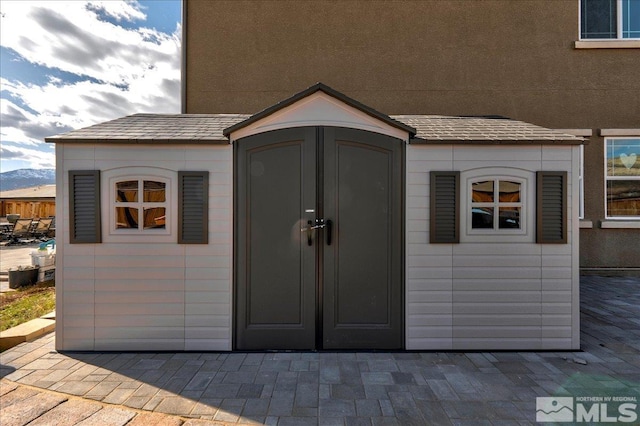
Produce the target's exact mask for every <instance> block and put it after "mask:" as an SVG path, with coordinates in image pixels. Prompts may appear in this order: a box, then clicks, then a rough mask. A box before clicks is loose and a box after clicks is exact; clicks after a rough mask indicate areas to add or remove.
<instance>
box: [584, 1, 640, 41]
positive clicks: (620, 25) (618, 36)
mask: <svg viewBox="0 0 640 426" xmlns="http://www.w3.org/2000/svg"><path fill="white" fill-rule="evenodd" d="M582 1H583V0H578V40H580V41H586V42H590V41H595V42H602V41H633V40H640V37H633V38H631V37H628V38H624V37H623V36H622V35H623V34H622V28H623V24H624V16H623V13H622V0H616V38H582Z"/></svg>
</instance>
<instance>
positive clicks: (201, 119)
mask: <svg viewBox="0 0 640 426" xmlns="http://www.w3.org/2000/svg"><path fill="white" fill-rule="evenodd" d="M249 117H250V115H249V114H134V115H129V116H126V117H121V118H117V119H115V120H111V121H106V122H104V123H99V124H95V125H93V126H89V127H85V128H84V129H78V130H72V131H70V132H68V133H64V134H61V135H57V136H51V137H48V138H45V139H44V140H45V141H46V142H65V143H97V142H100V143H124V144H183V143H189V144H228V143H229V139H227V138H226V137H225V136H224V135H223V134H222V131H223V130H224V129H226V128H227V127H230V126H232V125H234V124H236V123H239V122H240V121H242V120H246V119H247V118H249Z"/></svg>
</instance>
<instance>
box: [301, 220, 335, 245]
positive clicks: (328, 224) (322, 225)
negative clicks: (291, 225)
mask: <svg viewBox="0 0 640 426" xmlns="http://www.w3.org/2000/svg"><path fill="white" fill-rule="evenodd" d="M322 228H327V232H328V234H327V244H328V245H331V221H330V220H328V221H326V222H325V220H324V219H316V224H315V225H314V224H313V222H312V221H311V220H308V221H307V226H306V227H305V228H301V229H300V231H301V232H306V233H307V245H312V244H313V230H315V229H322Z"/></svg>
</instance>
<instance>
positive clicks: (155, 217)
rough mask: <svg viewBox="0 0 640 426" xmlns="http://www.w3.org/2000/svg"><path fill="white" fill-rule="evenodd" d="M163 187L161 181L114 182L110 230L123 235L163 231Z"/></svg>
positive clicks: (158, 179)
mask: <svg viewBox="0 0 640 426" xmlns="http://www.w3.org/2000/svg"><path fill="white" fill-rule="evenodd" d="M167 187H168V185H167V181H166V180H165V179H162V178H138V179H134V178H124V179H120V180H117V181H115V185H114V188H113V190H114V192H115V194H114V201H113V208H114V210H113V212H114V228H115V229H116V230H122V231H124V232H127V231H129V232H147V231H148V232H163V231H166V229H167V226H166V223H167V210H168V209H167V198H168V197H167Z"/></svg>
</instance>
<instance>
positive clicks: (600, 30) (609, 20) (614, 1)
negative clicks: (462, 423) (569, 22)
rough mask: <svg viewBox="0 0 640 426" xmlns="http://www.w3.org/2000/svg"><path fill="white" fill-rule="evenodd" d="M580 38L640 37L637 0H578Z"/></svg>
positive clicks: (639, 10) (639, 16)
mask: <svg viewBox="0 0 640 426" xmlns="http://www.w3.org/2000/svg"><path fill="white" fill-rule="evenodd" d="M580 38H581V39H640V1H639V0H580Z"/></svg>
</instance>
